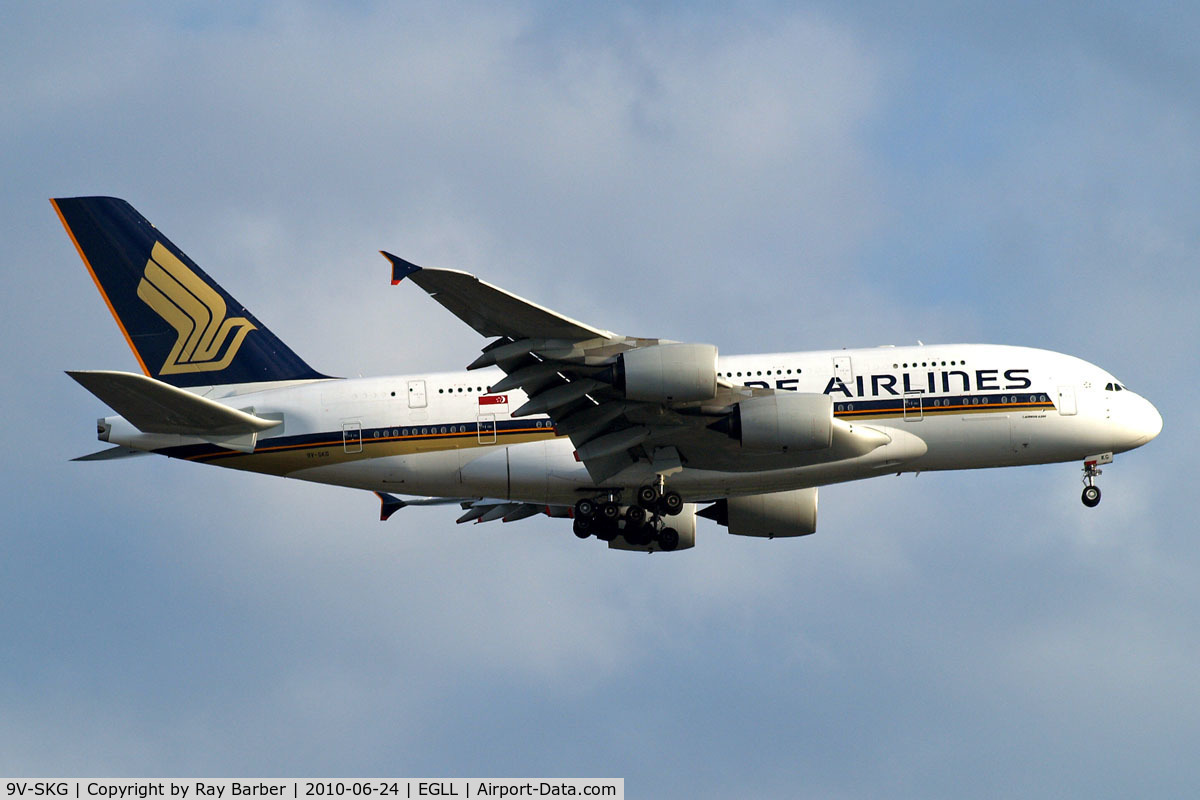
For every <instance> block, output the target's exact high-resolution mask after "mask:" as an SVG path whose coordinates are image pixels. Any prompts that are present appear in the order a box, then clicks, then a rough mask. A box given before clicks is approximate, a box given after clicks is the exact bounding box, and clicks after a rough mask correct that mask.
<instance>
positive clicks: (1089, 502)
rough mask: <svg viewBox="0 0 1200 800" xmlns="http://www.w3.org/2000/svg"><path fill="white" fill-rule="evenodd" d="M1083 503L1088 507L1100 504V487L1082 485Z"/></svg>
mask: <svg viewBox="0 0 1200 800" xmlns="http://www.w3.org/2000/svg"><path fill="white" fill-rule="evenodd" d="M1082 499H1083V504H1084V505H1085V506H1087V507H1088V508H1095V507H1096V506H1098V505H1100V487H1099V486H1085V487H1083V498H1082Z"/></svg>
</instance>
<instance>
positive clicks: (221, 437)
mask: <svg viewBox="0 0 1200 800" xmlns="http://www.w3.org/2000/svg"><path fill="white" fill-rule="evenodd" d="M67 374H68V375H70V376H71V377H72V378H73V379H74V380H75V381H76V382H77V383H78V384H79V385H80V386H82V387H83V388H85V389H87V390H88V391H89V392H91V393H92V394H94V395H96V397H98V398H100V399H101V400H103V401H104V402H105V403H106V404H107V405H108V406H109V407H110V408H112V410H113V411H116V412H117V413H118V414H120V415H121V416H123V417H124V418H125V419H126V420H128V421H129V422H130V424H132V425H133V426H134V427H136V428H137V429H138V430H140V431H142V432H143V433H168V434H180V435H183V436H201V437H204V438H206V439H210V440H213V441H221V442H227V443H230V446H232V447H235V449H242V447H244V446H245V443H249V446H250V447H251V449H253V446H254V445H253V441H254V439H255V438H256V437H257V434H258V433H260V432H262V431H265V430H270V429H271V428H274V427H276V426H277V425H281V424H282V422H281V421H280V420H274V419H264V418H262V417H256V416H255V415H253V414H249V413H247V412H245V411H239V410H238V409H236V408H230V407H229V406H226V405H222V404H221V403H218V402H216V401H214V400H209V399H207V398H204V397H199V396H198V395H194V394H192V393H191V392H188V391H185V390H183V389H178V388H176V387H174V386H171V385H170V384H167V383H163V382H162V381H157V380H155V379H153V378H148V377H146V376H145V375H135V374H134V373H132V372H113V371H107V370H75V371H68V372H67ZM238 445H241V446H238Z"/></svg>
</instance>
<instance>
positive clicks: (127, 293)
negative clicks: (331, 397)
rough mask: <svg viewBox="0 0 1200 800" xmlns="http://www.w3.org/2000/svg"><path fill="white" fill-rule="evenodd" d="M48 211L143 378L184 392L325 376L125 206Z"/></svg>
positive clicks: (100, 201) (76, 205) (110, 200)
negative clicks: (92, 283) (60, 225)
mask: <svg viewBox="0 0 1200 800" xmlns="http://www.w3.org/2000/svg"><path fill="white" fill-rule="evenodd" d="M50 202H51V203H52V204H53V205H54V208H55V210H56V211H57V212H58V216H59V218H60V219H61V220H62V223H63V226H64V227H65V228H66V229H67V233H68V234H69V235H70V236H71V240H72V241H73V242H74V243H75V247H76V249H77V250H78V251H79V255H80V257H81V258H82V259H83V263H84V264H85V265H86V266H87V268H88V271H89V272H90V273H91V274H92V279H93V280H94V281H95V282H96V287H97V288H98V289H99V290H100V294H101V295H102V296H103V297H104V301H105V302H106V303H107V304H108V308H109V310H110V311H112V314H113V317H114V318H115V319H116V321H117V325H118V326H119V327H120V328H121V331H122V333H124V334H125V340H126V341H127V342H128V343H129V347H130V349H131V350H133V354H134V356H135V357H136V358H137V360H138V363H139V364H140V365H141V367H142V371H143V372H145V373H146V375H148V376H150V377H152V378H155V379H157V380H160V381H163V382H165V383H169V384H171V385H172V386H179V387H187V386H208V385H214V384H232V383H257V382H262V381H289V380H312V379H317V378H324V377H327V376H325V375H321V374H320V373H318V372H316V371H314V370H313V369H312V368H311V367H309V366H308V364H306V363H305V362H304V360H303V359H302V358H300V357H299V356H298V355H296V354H295V353H294V352H292V350H291V348H289V347H288V346H287V345H285V344H284V343H283V342H282V341H280V340H279V339H278V338H277V337H276V336H275V334H273V333H271V332H270V331H269V330H267V328H266V327H265V326H264V325H263V324H262V323H260V322H259V321H258V320H257V319H255V317H254V315H253V314H251V313H250V312H249V311H248V310H247V309H246V307H245V306H243V305H242V304H241V303H239V302H238V301H237V300H235V299H233V297H231V296H230V295H229V294H228V293H227V292H226V291H225V290H224V289H222V288H221V287H220V286H219V285H218V284H217V283H216V282H215V281H213V280H212V279H211V278H210V277H208V275H207V274H205V272H204V270H202V269H200V267H199V266H197V265H196V263H195V262H193V261H192V260H191V259H190V258H188V257H187V255H185V254H184V253H183V251H182V250H180V249H179V248H177V247H176V246H175V245H174V244H172V243H171V242H170V240H168V239H167V238H166V237H165V236H163V235H162V234H161V233H159V232H158V230H157V229H156V228H155V227H154V226H153V225H151V224H150V223H149V222H148V221H147V220H146V218H145V217H143V216H142V215H141V214H139V213H138V212H137V211H136V210H135V209H134V208H133V206H131V205H129V204H128V203H126V202H125V201H124V200H118V199H116V198H114V197H72V198H59V199H54V200H51V201H50Z"/></svg>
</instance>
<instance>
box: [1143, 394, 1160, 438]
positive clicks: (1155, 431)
mask: <svg viewBox="0 0 1200 800" xmlns="http://www.w3.org/2000/svg"><path fill="white" fill-rule="evenodd" d="M1144 424H1145V431H1146V441H1147V442H1148V441H1150V440H1151V439H1153V438H1154V437H1155V436H1158V435H1159V434H1160V433H1162V428H1163V418H1162V414H1159V413H1158V409H1157V408H1155V407H1154V406H1153V405H1152V404H1151V403H1150V401H1146V415H1145V422H1144Z"/></svg>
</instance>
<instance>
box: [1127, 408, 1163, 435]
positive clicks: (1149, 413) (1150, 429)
mask: <svg viewBox="0 0 1200 800" xmlns="http://www.w3.org/2000/svg"><path fill="white" fill-rule="evenodd" d="M1137 399H1138V400H1139V401H1140V402H1139V403H1138V406H1137V409H1136V411H1135V413H1134V414H1133V415H1132V419H1130V420H1129V422H1130V423H1132V424H1131V425H1130V428H1129V433H1130V434H1132V436H1131V445H1132V446H1133V447H1141V446H1142V445H1144V444H1145V443H1146V442H1148V441H1150V440H1151V439H1153V438H1154V437H1155V436H1158V434H1159V433H1161V432H1162V428H1163V418H1162V414H1159V413H1158V409H1157V408H1155V407H1154V405H1153V404H1152V403H1151V402H1150V401H1149V400H1147V399H1145V398H1144V397H1138V398H1137Z"/></svg>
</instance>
